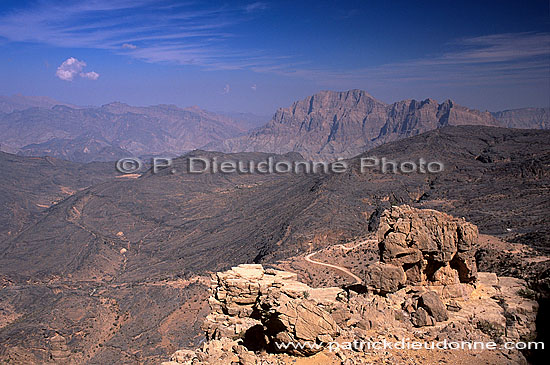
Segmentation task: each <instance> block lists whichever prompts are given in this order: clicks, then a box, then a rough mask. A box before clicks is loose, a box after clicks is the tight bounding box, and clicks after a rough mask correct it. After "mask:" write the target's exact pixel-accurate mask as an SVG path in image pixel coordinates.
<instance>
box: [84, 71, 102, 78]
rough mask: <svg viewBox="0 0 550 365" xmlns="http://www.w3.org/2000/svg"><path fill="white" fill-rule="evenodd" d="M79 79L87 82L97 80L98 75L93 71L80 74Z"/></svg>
mask: <svg viewBox="0 0 550 365" xmlns="http://www.w3.org/2000/svg"><path fill="white" fill-rule="evenodd" d="M80 77H83V78H85V79H89V80H97V79H98V78H99V74H98V73H97V72H94V71H90V72H81V73H80Z"/></svg>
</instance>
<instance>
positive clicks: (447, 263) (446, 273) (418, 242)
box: [377, 205, 478, 285]
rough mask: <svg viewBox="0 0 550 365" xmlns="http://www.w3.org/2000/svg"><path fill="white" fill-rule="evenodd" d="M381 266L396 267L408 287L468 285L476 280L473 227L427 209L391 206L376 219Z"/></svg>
mask: <svg viewBox="0 0 550 365" xmlns="http://www.w3.org/2000/svg"><path fill="white" fill-rule="evenodd" d="M377 237H378V241H379V248H380V259H381V261H382V262H384V263H387V264H392V265H396V266H400V267H402V268H403V270H404V271H405V274H406V276H407V283H408V284H427V283H428V282H430V283H435V284H441V285H449V284H456V283H458V282H463V283H468V282H472V281H474V280H475V278H476V274H477V269H476V265H475V259H474V257H475V252H476V250H477V237H478V230H477V227H476V226H475V225H473V224H471V223H468V222H466V221H465V220H464V219H458V218H454V217H452V216H450V215H448V214H445V213H441V212H438V211H435V210H431V209H416V208H412V207H410V206H408V205H402V206H393V207H392V208H391V209H390V210H386V211H384V212H383V213H382V215H381V217H380V224H379V226H378V231H377Z"/></svg>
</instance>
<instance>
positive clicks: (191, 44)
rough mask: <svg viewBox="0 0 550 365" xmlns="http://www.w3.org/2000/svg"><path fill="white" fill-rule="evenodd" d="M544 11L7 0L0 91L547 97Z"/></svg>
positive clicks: (123, 95)
mask: <svg viewBox="0 0 550 365" xmlns="http://www.w3.org/2000/svg"><path fill="white" fill-rule="evenodd" d="M548 13H549V8H548V2H546V1H532V2H528V3H516V2H499V3H498V6H494V5H492V4H488V3H482V4H479V3H478V2H473V1H468V2H460V3H452V2H444V3H441V2H434V1H427V2H422V3H419V4H417V3H408V2H397V3H396V2H392V3H391V4H385V3H383V2H375V3H369V2H361V1H357V2H353V1H352V2H347V3H345V4H343V3H331V2H320V3H319V2H300V3H299V4H295V3H291V2H289V1H282V2H267V1H266V2H263V1H256V2H254V1H237V2H231V3H230V4H226V3H223V2H209V3H206V4H205V3H185V4H181V3H179V2H175V1H160V2H158V1H150V0H139V1H105V0H97V1H93V2H86V3H81V2H59V1H53V2H48V3H46V2H39V1H22V2H14V1H7V2H3V3H2V4H1V5H0V49H2V54H3V57H1V58H0V65H1V67H2V68H1V71H0V75H1V77H2V80H3V82H2V83H1V85H0V94H2V95H12V94H16V93H21V94H23V95H43V96H49V97H52V98H54V99H56V100H60V101H63V102H66V103H72V104H76V105H103V104H107V103H109V102H113V101H120V102H123V103H127V104H130V105H139V106H144V105H156V104H174V105H177V106H181V107H185V106H190V105H198V106H200V107H201V108H204V109H206V110H213V111H222V110H223V111H230V112H252V113H255V114H264V115H265V114H270V113H272V112H273V111H275V110H276V109H277V108H279V107H285V106H288V105H290V104H291V103H292V102H294V101H296V100H301V99H304V98H305V97H307V96H309V95H312V94H314V93H316V92H318V91H320V90H349V89H362V90H365V91H367V92H368V93H370V94H371V95H373V96H374V97H376V98H377V99H379V100H381V101H384V102H386V103H392V102H395V101H398V100H403V99H416V100H423V99H426V98H433V99H436V100H438V101H443V100H446V99H452V100H454V101H455V102H457V103H458V104H461V105H465V106H468V107H470V108H475V109H480V110H490V111H498V110H504V109H515V108H521V107H547V106H548V105H549V100H550V63H549V59H550V32H549V24H548ZM465 24H467V26H465Z"/></svg>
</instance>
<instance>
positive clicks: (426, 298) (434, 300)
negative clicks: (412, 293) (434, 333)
mask: <svg viewBox="0 0 550 365" xmlns="http://www.w3.org/2000/svg"><path fill="white" fill-rule="evenodd" d="M418 306H420V307H422V308H424V309H426V311H427V312H428V314H429V315H431V316H432V317H433V318H434V319H435V320H436V321H437V322H442V321H446V320H447V319H449V315H448V314H447V309H446V308H445V305H444V304H443V302H442V301H441V299H440V298H439V296H438V295H437V294H436V293H435V292H433V291H427V292H425V293H424V294H422V295H421V296H420V298H419V299H418Z"/></svg>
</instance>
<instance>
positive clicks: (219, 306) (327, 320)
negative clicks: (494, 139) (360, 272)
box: [204, 265, 343, 355]
mask: <svg viewBox="0 0 550 365" xmlns="http://www.w3.org/2000/svg"><path fill="white" fill-rule="evenodd" d="M212 279H213V280H212V287H211V290H212V295H211V297H210V299H209V301H210V306H211V308H212V312H211V314H209V315H208V316H207V318H206V321H205V324H204V328H205V330H206V333H207V338H209V339H220V338H224V337H229V338H231V337H240V338H242V339H243V341H244V343H245V345H246V346H247V347H249V348H252V349H261V348H269V349H271V350H273V351H284V352H288V353H292V354H295V355H312V354H314V353H316V352H319V351H321V350H322V349H323V346H324V344H326V343H328V342H330V341H332V340H333V338H334V337H335V336H336V335H338V333H339V331H340V329H339V327H338V325H337V324H336V322H335V321H334V319H333V318H332V317H331V315H330V314H329V312H327V310H326V308H327V307H328V306H329V305H330V303H334V302H335V301H336V299H337V297H338V295H340V294H341V293H343V291H342V290H341V289H339V288H320V289H314V288H310V287H309V286H307V285H306V284H304V283H301V282H298V281H297V275H296V274H294V273H290V272H285V271H279V270H270V269H268V270H264V269H263V267H262V266H261V265H239V266H237V267H234V268H232V269H231V270H229V271H226V272H222V273H217V274H216V275H214V276H213V278H212ZM288 343H295V344H297V343H300V344H303V343H308V344H318V345H319V346H315V347H313V348H310V347H304V348H300V347H297V348H294V347H289V348H288V349H282V350H280V349H279V346H277V345H278V344H288Z"/></svg>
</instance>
